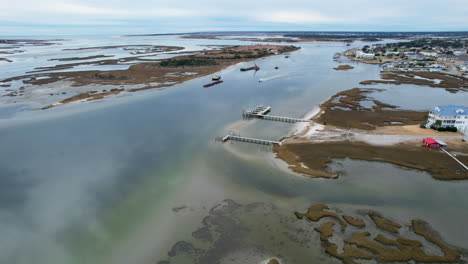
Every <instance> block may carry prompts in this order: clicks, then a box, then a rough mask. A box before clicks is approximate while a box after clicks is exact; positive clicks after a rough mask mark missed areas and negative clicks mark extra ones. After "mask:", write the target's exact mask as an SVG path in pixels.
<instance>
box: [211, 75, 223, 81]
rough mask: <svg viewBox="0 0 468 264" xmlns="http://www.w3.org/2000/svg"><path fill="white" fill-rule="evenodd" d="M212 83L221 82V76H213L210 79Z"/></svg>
mask: <svg viewBox="0 0 468 264" xmlns="http://www.w3.org/2000/svg"><path fill="white" fill-rule="evenodd" d="M211 80H212V81H219V80H221V76H215V77H213V78H211Z"/></svg>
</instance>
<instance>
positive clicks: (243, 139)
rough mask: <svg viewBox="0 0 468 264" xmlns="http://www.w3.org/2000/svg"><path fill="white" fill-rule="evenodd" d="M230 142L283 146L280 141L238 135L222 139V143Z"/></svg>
mask: <svg viewBox="0 0 468 264" xmlns="http://www.w3.org/2000/svg"><path fill="white" fill-rule="evenodd" d="M229 140H234V141H241V142H247V143H255V144H261V145H274V144H278V145H281V142H279V141H272V140H265V139H258V138H248V137H241V136H236V135H227V136H225V137H223V138H222V139H221V141H222V142H227V141H229Z"/></svg>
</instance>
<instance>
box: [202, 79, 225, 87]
mask: <svg viewBox="0 0 468 264" xmlns="http://www.w3.org/2000/svg"><path fill="white" fill-rule="evenodd" d="M222 82H223V81H216V82H212V83H208V84H205V85H203V87H205V88H206V87H210V86H213V85H216V84H220V83H222Z"/></svg>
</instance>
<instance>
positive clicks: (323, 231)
mask: <svg viewBox="0 0 468 264" xmlns="http://www.w3.org/2000/svg"><path fill="white" fill-rule="evenodd" d="M334 225H335V223H334V222H331V221H330V222H328V223H326V224H323V225H321V226H317V227H316V228H314V230H315V231H317V232H319V233H320V240H322V241H327V240H328V239H329V238H330V237H332V236H333V226H334Z"/></svg>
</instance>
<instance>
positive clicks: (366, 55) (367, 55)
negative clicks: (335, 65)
mask: <svg viewBox="0 0 468 264" xmlns="http://www.w3.org/2000/svg"><path fill="white" fill-rule="evenodd" d="M356 58H363V59H365V60H373V59H375V54H374V53H365V52H362V51H360V50H357V51H356Z"/></svg>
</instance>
